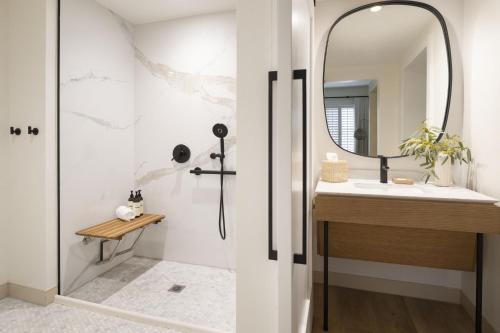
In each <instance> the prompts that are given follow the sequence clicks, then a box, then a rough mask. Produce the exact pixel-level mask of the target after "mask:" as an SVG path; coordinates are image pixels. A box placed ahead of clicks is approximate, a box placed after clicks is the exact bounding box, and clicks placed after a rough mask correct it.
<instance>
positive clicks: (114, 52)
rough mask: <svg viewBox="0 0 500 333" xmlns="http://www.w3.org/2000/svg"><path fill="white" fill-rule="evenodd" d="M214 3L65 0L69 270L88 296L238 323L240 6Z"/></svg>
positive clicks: (63, 260)
mask: <svg viewBox="0 0 500 333" xmlns="http://www.w3.org/2000/svg"><path fill="white" fill-rule="evenodd" d="M211 1H212V0H209V1H206V4H204V6H203V8H205V9H204V10H205V11H204V12H200V8H198V7H199V6H196V5H195V4H196V3H197V1H195V0H186V1H183V2H182V6H181V7H182V8H192V9H193V12H192V13H187V12H186V11H185V10H183V11H179V10H178V8H179V7H177V6H178V5H177V4H173V3H172V4H170V3H169V4H166V3H165V2H161V1H160V2H158V1H153V0H144V1H140V4H139V2H136V1H128V2H124V1H120V0H116V1H114V0H113V1H109V0H60V36H61V37H60V40H59V43H60V45H59V50H60V54H59V62H60V63H59V66H60V72H59V87H60V100H59V105H60V107H59V117H60V123H59V137H60V156H59V157H60V158H59V160H60V193H59V195H60V257H59V263H60V270H59V280H60V285H61V288H60V293H61V294H62V295H63V296H69V297H72V298H77V299H78V300H79V301H87V302H90V303H99V304H101V305H106V306H109V307H112V308H116V309H120V310H126V311H132V312H135V313H137V314H140V315H148V316H153V317H158V318H161V320H167V321H172V322H176V323H181V324H182V323H186V324H187V325H196V326H197V327H198V326H199V327H204V328H207V330H212V331H213V330H217V331H222V332H233V331H234V330H235V328H234V327H235V272H234V269H235V245H236V244H235V237H234V228H235V225H236V204H235V193H236V177H234V175H235V174H236V172H235V171H231V170H235V169H236V136H237V127H236V110H235V106H236V15H235V11H234V10H235V8H234V7H235V3H232V2H228V4H230V5H229V6H228V7H227V8H225V7H224V8H222V7H220V6H215V3H218V4H220V3H221V2H220V1H214V7H213V8H210V5H209V4H210V3H211ZM189 2H192V5H188V4H189ZM169 6H172V8H170V7H169ZM176 8H177V9H176ZM214 124H216V125H215V126H214ZM214 134H215V137H214ZM195 167H196V169H194V168H195ZM193 169H194V170H193ZM190 171H191V172H190ZM197 175H202V176H200V177H198V176H197ZM205 175H206V176H205ZM228 176H229V177H228ZM131 190H134V191H138V190H141V192H140V193H141V197H140V200H138V201H137V202H134V199H135V198H129V194H130V191H131ZM136 204H139V205H140V207H143V208H141V211H142V209H143V211H144V213H143V215H141V216H139V217H136V218H135V219H132V220H131V221H130V222H126V221H123V220H120V219H119V218H117V216H115V211H116V210H117V208H118V207H120V206H127V205H131V207H134V205H136ZM142 205H143V206H142ZM125 208H126V207H125ZM217 210H218V212H217ZM217 214H218V215H219V220H218V228H219V231H218V232H217V231H216V230H217V227H215V223H217V222H216V219H217ZM104 229H105V230H104ZM139 234H142V236H141V238H140V240H139V241H137V242H135V243H134V240H135V239H137V237H138V235H139ZM82 235H83V236H82ZM221 238H222V239H223V240H221ZM84 240H85V241H84ZM117 244H118V245H117ZM131 247H133V251H128V252H126V253H125V252H123V250H126V249H129V248H131ZM115 248H116V250H115ZM100 258H101V259H103V258H104V259H105V258H111V259H110V260H106V261H104V260H102V261H103V262H101V264H99V265H96V262H98V261H100ZM178 286H182V287H184V288H179V287H178ZM173 291H175V292H173ZM179 331H183V330H182V329H179Z"/></svg>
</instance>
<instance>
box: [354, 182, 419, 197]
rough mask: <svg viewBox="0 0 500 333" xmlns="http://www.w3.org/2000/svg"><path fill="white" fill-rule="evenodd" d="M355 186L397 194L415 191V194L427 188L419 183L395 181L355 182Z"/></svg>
mask: <svg viewBox="0 0 500 333" xmlns="http://www.w3.org/2000/svg"><path fill="white" fill-rule="evenodd" d="M353 185H354V187H356V188H359V189H361V190H370V191H375V192H376V191H382V192H383V193H385V194H387V193H394V194H395V195H397V194H410V193H413V194H415V195H419V194H424V193H425V188H423V187H421V186H419V185H399V184H393V183H387V184H382V183H356V182H354V183H353Z"/></svg>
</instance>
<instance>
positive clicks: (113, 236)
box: [76, 214, 165, 265]
mask: <svg viewBox="0 0 500 333" xmlns="http://www.w3.org/2000/svg"><path fill="white" fill-rule="evenodd" d="M164 218H165V215H158V214H144V215H142V216H140V217H137V218H135V219H133V220H132V221H130V222H127V221H122V220H120V219H113V220H111V221H107V222H104V223H101V224H97V225H95V226H92V227H89V228H86V229H83V230H80V231H77V232H76V234H77V235H78V236H83V237H84V238H83V243H84V244H88V243H90V241H91V240H92V239H94V238H99V239H100V251H99V261H97V262H96V264H97V265H101V264H104V263H107V262H110V261H111V260H113V258H114V257H116V256H119V255H122V254H125V253H128V252H130V251H132V250H133V249H134V247H135V244H136V243H137V241H138V240H139V238H141V236H142V233H143V232H144V229H146V227H148V226H150V225H151V224H158V223H159V222H161V221H162V220H163V219H164ZM139 229H140V230H141V232H140V233H139V235H138V236H137V237H136V239H135V240H134V242H133V243H132V246H130V248H128V249H126V250H123V251H120V252H117V249H118V246H119V245H120V243H121V241H122V239H123V236H125V235H127V234H129V233H131V232H134V231H136V230H139ZM112 240H114V241H118V243H117V244H116V246H115V248H114V249H113V252H112V253H111V255H110V256H109V257H108V258H106V259H104V243H106V242H108V241H112Z"/></svg>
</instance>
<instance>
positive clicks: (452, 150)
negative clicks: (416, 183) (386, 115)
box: [399, 123, 472, 186]
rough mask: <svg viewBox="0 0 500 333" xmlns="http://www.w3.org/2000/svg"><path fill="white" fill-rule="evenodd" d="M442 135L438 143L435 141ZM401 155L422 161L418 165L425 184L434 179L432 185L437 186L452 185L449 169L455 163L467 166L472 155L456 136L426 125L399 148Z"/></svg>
mask: <svg viewBox="0 0 500 333" xmlns="http://www.w3.org/2000/svg"><path fill="white" fill-rule="evenodd" d="M440 135H442V137H441V139H440V140H439V142H437V139H438V138H439V136H440ZM399 149H400V150H401V153H402V154H403V155H407V156H414V157H415V159H424V160H425V161H424V162H423V163H421V164H420V166H422V167H424V168H425V170H426V177H425V182H426V183H427V182H428V181H429V179H430V177H431V176H432V177H434V184H435V185H438V186H450V185H452V183H453V182H452V172H451V167H452V165H454V164H455V163H456V162H459V163H460V164H462V163H466V164H469V163H470V162H471V161H472V154H471V151H470V149H469V148H468V147H466V146H465V145H464V144H463V142H462V141H461V139H460V137H459V136H458V135H449V134H448V133H445V132H442V131H441V129H440V128H437V127H427V125H426V123H424V124H423V125H422V127H421V128H420V129H419V130H418V131H417V132H416V133H415V135H414V136H413V137H410V138H408V139H406V140H404V141H403V143H401V145H400V146H399Z"/></svg>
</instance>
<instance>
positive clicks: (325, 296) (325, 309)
mask: <svg viewBox="0 0 500 333" xmlns="http://www.w3.org/2000/svg"><path fill="white" fill-rule="evenodd" d="M323 331H324V332H328V222H326V221H323Z"/></svg>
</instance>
